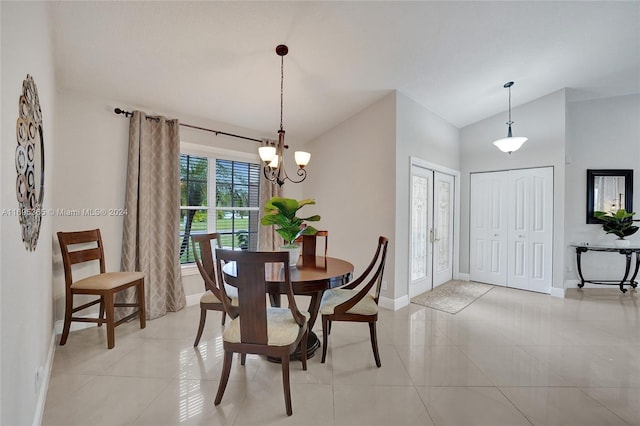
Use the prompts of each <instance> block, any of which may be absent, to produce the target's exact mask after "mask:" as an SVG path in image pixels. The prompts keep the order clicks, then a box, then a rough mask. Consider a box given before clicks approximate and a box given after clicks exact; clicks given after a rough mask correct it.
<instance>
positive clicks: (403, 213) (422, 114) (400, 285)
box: [394, 93, 460, 299]
mask: <svg viewBox="0 0 640 426" xmlns="http://www.w3.org/2000/svg"><path fill="white" fill-rule="evenodd" d="M396 120H397V124H396V126H397V139H396V224H395V225H396V227H395V235H396V238H395V240H396V241H395V245H396V256H395V263H396V273H395V283H396V284H395V293H394V298H396V299H398V298H400V297H402V296H407V295H408V294H409V256H410V251H409V223H410V208H409V202H410V201H409V200H410V177H409V175H410V171H411V167H410V160H409V159H410V157H417V158H420V159H422V160H425V161H428V162H430V163H434V164H437V165H440V166H444V167H446V168H448V169H452V170H460V160H459V159H460V145H459V139H460V131H459V130H458V128H457V127H455V126H453V125H452V124H450V123H448V122H447V121H445V120H444V119H442V118H440V117H439V116H437V115H436V114H434V113H432V112H431V111H429V110H428V109H426V108H424V107H423V106H422V105H420V104H418V103H417V102H415V101H414V100H412V99H410V98H408V97H407V96H405V95H403V94H402V93H398V97H397V114H396ZM454 256H457V253H454Z"/></svg>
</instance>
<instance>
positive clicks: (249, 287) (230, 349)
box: [214, 249, 309, 416]
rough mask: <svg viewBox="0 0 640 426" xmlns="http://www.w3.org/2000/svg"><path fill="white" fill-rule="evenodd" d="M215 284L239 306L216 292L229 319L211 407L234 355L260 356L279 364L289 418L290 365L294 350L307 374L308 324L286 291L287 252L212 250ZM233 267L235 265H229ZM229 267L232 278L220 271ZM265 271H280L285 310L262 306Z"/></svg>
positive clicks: (264, 302)
mask: <svg viewBox="0 0 640 426" xmlns="http://www.w3.org/2000/svg"><path fill="white" fill-rule="evenodd" d="M216 262H217V273H218V282H220V283H223V282H225V281H226V283H227V284H228V285H230V286H233V287H236V288H237V290H238V306H234V305H232V304H231V303H229V299H228V298H227V297H226V296H227V295H226V291H227V290H226V289H227V286H226V285H224V286H220V290H221V291H220V293H221V295H222V302H223V304H224V308H225V310H226V312H227V314H228V315H229V316H230V317H231V318H232V320H231V322H230V324H229V325H228V326H227V327H226V328H225V330H224V332H223V335H222V340H223V348H224V361H223V366H222V377H221V378H220V384H219V386H218V393H217V394H216V398H215V401H214V404H215V405H218V404H220V402H221V401H222V396H223V395H224V391H225V388H226V387H227V382H228V380H229V374H230V372H231V362H232V359H233V354H234V353H240V354H247V353H251V354H259V355H265V356H268V357H271V358H276V359H278V358H279V359H280V362H281V364H282V384H283V388H284V399H285V407H286V410H287V415H289V416H290V415H291V414H292V412H293V410H292V408H291V387H290V383H289V359H290V356H291V354H292V353H293V352H294V351H295V350H296V348H297V347H298V345H300V347H301V351H300V356H301V361H302V369H303V370H306V369H307V348H306V346H307V337H308V333H309V329H308V326H307V322H308V320H309V314H308V313H307V312H301V311H300V310H298V307H297V305H296V300H295V298H294V296H293V288H292V286H291V272H290V269H289V266H288V265H289V252H248V251H233V250H223V249H217V250H216ZM230 262H235V263H234V264H228V263H230ZM225 264H228V265H227V266H228V267H230V266H233V272H232V273H229V274H223V267H224V265H225ZM266 268H281V269H280V271H281V274H282V278H283V283H284V290H285V294H286V296H287V300H288V302H289V306H288V307H286V308H276V307H268V306H267V298H266V294H267V281H266V278H265V272H266V271H267V269H266Z"/></svg>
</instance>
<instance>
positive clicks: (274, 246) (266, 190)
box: [258, 139, 284, 251]
mask: <svg viewBox="0 0 640 426" xmlns="http://www.w3.org/2000/svg"><path fill="white" fill-rule="evenodd" d="M275 143H276V141H271V140H268V139H263V140H262V145H263V146H267V145H275ZM282 194H283V192H282V187H281V186H280V185H278V184H277V183H273V182H271V181H268V180H267V179H266V178H265V177H264V174H263V175H262V176H260V217H262V215H264V206H265V204H267V201H269V200H270V199H271V197H282ZM283 244H284V241H283V240H282V237H281V236H280V234H278V233H277V232H276V231H275V228H274V227H273V226H262V225H260V227H259V228H258V250H259V251H276V250H278V248H279V247H280V246H281V245H283Z"/></svg>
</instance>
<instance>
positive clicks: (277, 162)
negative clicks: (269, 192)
mask: <svg viewBox="0 0 640 426" xmlns="http://www.w3.org/2000/svg"><path fill="white" fill-rule="evenodd" d="M276 53H277V54H278V56H280V130H278V142H277V143H275V146H273V145H269V146H262V147H260V148H258V153H259V154H260V159H262V161H263V162H264V165H263V167H262V171H263V172H264V177H265V178H266V179H267V180H269V181H271V182H273V183H277V184H278V185H280V186H282V185H283V184H284V182H285V180H289V181H290V182H293V183H300V182H302V181H303V180H305V179H306V177H307V171H306V170H305V169H304V166H306V165H307V164H309V160H310V159H311V154H310V153H308V152H304V151H296V152H295V154H294V158H295V161H296V164H297V165H298V170H297V174H298V176H299V177H300V179H299V180H293V179H291V178H290V177H289V176H288V175H287V171H286V170H285V168H284V150H285V149H286V148H288V146H287V145H285V144H284V128H283V127H282V109H283V105H284V56H285V55H286V54H287V53H289V48H288V47H287V46H285V45H284V44H281V45H278V46H277V47H276Z"/></svg>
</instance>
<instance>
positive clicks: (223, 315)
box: [222, 311, 227, 325]
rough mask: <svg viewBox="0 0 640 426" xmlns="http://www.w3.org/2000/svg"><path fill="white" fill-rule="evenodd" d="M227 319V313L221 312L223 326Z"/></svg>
mask: <svg viewBox="0 0 640 426" xmlns="http://www.w3.org/2000/svg"><path fill="white" fill-rule="evenodd" d="M226 319H227V313H226V312H225V311H222V325H224V322H225V320H226Z"/></svg>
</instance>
